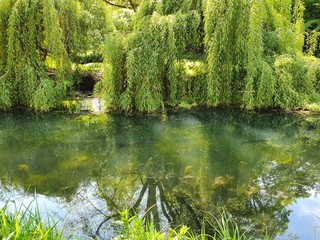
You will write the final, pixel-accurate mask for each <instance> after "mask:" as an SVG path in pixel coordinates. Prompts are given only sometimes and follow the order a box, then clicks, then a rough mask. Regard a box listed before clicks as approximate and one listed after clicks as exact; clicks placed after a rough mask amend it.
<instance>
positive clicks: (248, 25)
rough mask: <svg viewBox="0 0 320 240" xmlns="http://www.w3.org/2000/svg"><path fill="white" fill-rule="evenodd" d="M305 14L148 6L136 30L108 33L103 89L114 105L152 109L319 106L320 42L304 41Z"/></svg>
mask: <svg viewBox="0 0 320 240" xmlns="http://www.w3.org/2000/svg"><path fill="white" fill-rule="evenodd" d="M303 14H304V3H303V2H302V1H291V0H287V1H273V0H267V1H248V0H241V1H217V0H207V1H196V0H194V1H190V0H185V1H179V2H176V1H143V2H142V3H141V5H140V7H139V9H138V11H137V13H136V14H135V17H134V20H133V30H131V31H130V33H129V34H123V32H124V31H123V30H122V29H118V30H116V31H114V32H113V33H112V35H110V36H109V41H107V48H106V51H105V52H106V58H105V60H106V68H105V79H104V81H103V82H102V83H101V84H100V85H103V86H99V90H101V89H102V90H103V89H104V91H102V92H104V95H105V96H106V99H107V103H108V105H109V106H110V107H113V108H117V109H124V110H131V109H137V110H139V111H147V112H150V111H154V110H156V109H159V108H163V107H164V106H165V105H172V106H177V105H179V104H180V105H183V104H187V105H192V104H206V105H208V106H230V105H236V106H242V107H245V108H247V109H252V108H266V107H280V108H294V107H304V106H306V104H308V103H312V102H318V101H319V91H318V90H319V87H318V86H319V79H320V62H319V59H317V58H315V57H313V56H312V55H313V54H314V53H315V51H316V48H317V39H316V35H315V34H313V35H312V34H310V36H309V37H307V39H306V40H307V41H306V44H305V43H304V15H303ZM306 35H308V34H306ZM124 36H125V37H124ZM304 46H305V49H304ZM303 49H304V50H305V53H304V52H303Z"/></svg>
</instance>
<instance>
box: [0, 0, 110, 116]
mask: <svg viewBox="0 0 320 240" xmlns="http://www.w3.org/2000/svg"><path fill="white" fill-rule="evenodd" d="M90 2H91V3H90ZM96 4H97V3H96V2H95V1H94V2H92V1H86V0H81V1H80V0H79V1H78V0H69V1H63V0H8V1H7V0H6V1H0V30H1V31H0V92H1V95H0V108H2V109H6V108H10V107H12V106H15V105H19V106H21V105H22V106H25V107H27V108H29V109H34V110H36V111H48V110H50V109H51V108H53V107H56V106H58V105H59V104H60V103H61V100H62V99H64V98H65V97H66V95H67V92H68V91H69V90H70V88H71V87H72V84H73V82H72V64H73V63H77V59H78V58H79V54H83V53H86V52H88V51H89V50H90V49H92V48H93V44H92V43H91V42H90V41H92V39H91V38H93V37H92V36H93V34H92V32H95V33H96V34H95V35H99V31H98V30H97V29H96V28H95V29H92V28H93V24H92V21H91V20H89V21H87V22H85V21H84V20H83V19H82V17H83V14H85V13H87V14H89V13H91V12H92V10H90V9H85V10H84V9H83V6H91V5H96ZM97 9H98V10H101V9H103V8H101V7H100V8H97ZM98 10H95V11H98ZM95 17H96V20H95V21H100V20H101V21H102V22H104V23H103V24H104V26H106V21H105V19H106V16H105V12H101V13H99V14H97V15H96V16H95ZM103 31H107V27H104V28H103V29H102V30H101V31H100V33H102V32H103ZM89 34H90V36H88V35H89ZM91 35H92V36H91ZM88 39H91V40H90V41H89V40H88ZM89 42H90V43H89ZM99 42H101V41H99ZM97 45H98V44H96V45H95V46H94V47H96V46H97ZM89 46H90V47H92V48H90V47H89ZM86 47H87V48H86ZM72 61H73V62H72ZM49 72H53V74H49Z"/></svg>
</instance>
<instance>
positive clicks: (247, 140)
mask: <svg viewBox="0 0 320 240" xmlns="http://www.w3.org/2000/svg"><path fill="white" fill-rule="evenodd" d="M319 150H320V116H319V115H306V114H305V115H301V114H295V113H284V112H265V113H253V112H242V111H239V110H206V111H188V112H172V113H167V114H166V115H161V114H159V115H157V114H155V115H134V116H126V115H117V114H99V115H93V114H88V113H79V114H66V113H58V112H57V113H47V114H32V113H26V112H10V113H8V112H7V113H1V115H0V200H1V201H0V207H1V206H4V204H5V203H7V202H8V201H9V207H11V208H14V207H15V206H18V205H19V204H21V203H23V204H24V205H28V204H29V203H30V202H32V201H33V199H34V198H35V195H36V198H37V204H38V205H39V207H40V209H42V210H44V209H45V211H47V212H49V213H50V215H51V216H52V217H53V218H55V219H60V223H61V224H64V226H65V228H66V231H67V232H68V229H77V231H76V233H75V232H73V233H72V234H76V235H78V236H80V237H81V236H82V235H87V236H100V237H101V238H102V239H108V238H110V237H111V236H112V234H113V229H114V225H115V222H114V221H112V220H111V219H110V217H111V216H117V213H118V212H119V211H121V210H123V209H131V210H134V211H135V212H136V213H138V214H139V215H141V216H144V217H145V218H146V219H148V218H152V219H153V220H154V221H155V223H156V224H159V226H160V227H161V228H163V227H165V226H169V225H170V226H172V227H175V226H179V225H181V224H186V225H187V226H189V227H190V228H193V229H199V228H200V227H201V223H202V221H203V219H210V218H213V217H214V216H217V213H218V211H219V210H221V208H222V207H223V208H226V209H227V210H228V211H229V212H230V213H231V214H232V216H233V217H234V218H235V219H236V220H237V221H238V222H239V223H240V224H241V226H244V227H247V228H248V231H250V232H252V233H253V234H255V235H256V236H257V237H259V236H261V234H262V235H263V234H264V232H265V231H268V233H269V234H272V235H274V236H276V238H277V239H316V237H319V236H320V229H319V227H320V194H319V193H320V183H319V179H320V151H319ZM169 223H170V224H169ZM70 231H71V230H70ZM315 234H317V236H315Z"/></svg>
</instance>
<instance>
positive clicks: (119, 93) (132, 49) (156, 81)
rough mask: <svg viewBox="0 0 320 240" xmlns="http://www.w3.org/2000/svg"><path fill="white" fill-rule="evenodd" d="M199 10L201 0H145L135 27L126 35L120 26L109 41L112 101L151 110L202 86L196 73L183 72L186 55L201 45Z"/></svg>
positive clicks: (107, 91)
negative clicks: (189, 75)
mask: <svg viewBox="0 0 320 240" xmlns="http://www.w3.org/2000/svg"><path fill="white" fill-rule="evenodd" d="M201 11H202V10H201V1H179V2H178V3H177V2H172V1H163V2H160V1H159V2H158V1H143V2H142V3H141V5H140V7H139V10H138V12H137V14H136V16H135V20H134V23H133V31H132V33H131V34H128V35H127V38H123V35H122V34H121V32H120V33H119V31H118V32H116V33H114V34H113V35H112V36H110V37H109V41H107V47H106V56H105V59H106V69H105V81H104V83H101V85H103V86H102V89H104V90H105V95H106V97H107V103H108V105H109V106H111V107H114V108H120V109H124V110H131V109H137V110H139V111H148V112H150V111H154V110H156V109H159V108H161V107H163V106H164V104H165V103H166V102H169V103H170V104H176V103H177V102H178V101H181V99H186V98H188V94H191V93H192V90H193V87H195V88H201V86H199V85H200V84H198V83H197V82H196V79H197V78H196V77H195V78H193V79H192V80H189V81H188V80H186V79H183V78H182V74H181V73H183V72H185V69H186V67H184V66H185V65H186V64H184V63H185V60H184V57H185V55H186V54H187V53H190V52H197V51H198V49H199V48H201V42H202V39H201V34H199V32H200V29H201V27H202V21H201ZM191 65H193V64H191ZM191 65H190V64H189V65H188V67H190V66H191ZM194 65H196V66H197V67H198V68H199V64H194ZM200 65H201V66H203V65H202V64H200ZM199 72H201V73H202V71H201V70H200V71H199ZM189 79H190V78H189ZM187 83H188V84H189V85H190V86H189V87H187ZM193 85H196V86H193ZM191 86H192V87H191ZM201 92H203V91H201ZM199 94H201V93H199Z"/></svg>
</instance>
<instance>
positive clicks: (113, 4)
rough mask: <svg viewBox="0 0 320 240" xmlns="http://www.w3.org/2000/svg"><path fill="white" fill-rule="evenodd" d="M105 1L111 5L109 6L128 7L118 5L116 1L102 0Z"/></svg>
mask: <svg viewBox="0 0 320 240" xmlns="http://www.w3.org/2000/svg"><path fill="white" fill-rule="evenodd" d="M103 1H104V2H105V3H107V4H109V5H111V6H114V7H118V8H128V7H127V6H125V5H120V4H117V3H113V2H110V1H108V0H103Z"/></svg>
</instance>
